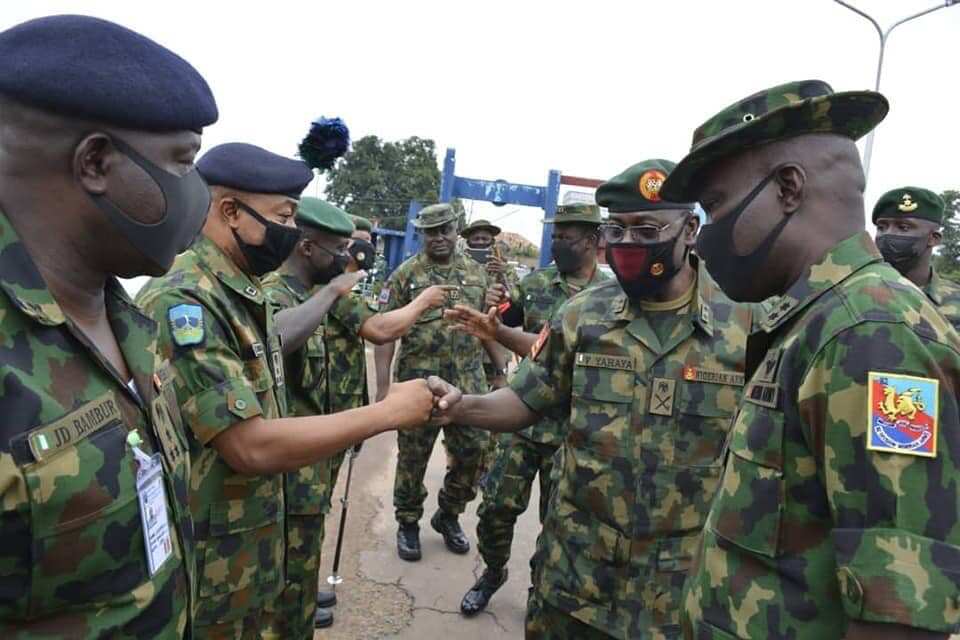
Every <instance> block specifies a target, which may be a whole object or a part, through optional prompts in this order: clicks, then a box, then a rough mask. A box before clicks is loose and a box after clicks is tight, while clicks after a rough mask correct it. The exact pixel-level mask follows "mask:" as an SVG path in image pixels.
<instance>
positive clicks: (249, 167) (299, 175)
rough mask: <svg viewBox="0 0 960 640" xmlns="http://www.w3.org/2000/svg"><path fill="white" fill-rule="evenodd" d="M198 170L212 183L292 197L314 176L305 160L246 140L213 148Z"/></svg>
mask: <svg viewBox="0 0 960 640" xmlns="http://www.w3.org/2000/svg"><path fill="white" fill-rule="evenodd" d="M197 170H199V171H200V175H202V176H203V179H204V180H206V181H207V184H209V185H210V186H214V185H217V186H221V187H229V188H231V189H239V190H240V191H248V192H250V193H279V194H283V195H285V196H290V197H291V198H299V197H300V194H301V193H302V192H303V190H304V189H306V187H307V185H308V184H310V181H311V180H313V170H311V169H310V167H308V166H307V165H306V163H304V162H301V161H300V160H293V159H292V158H285V157H283V156H278V155H277V154H275V153H271V152H269V151H267V150H266V149H261V148H260V147H258V146H256V145H252V144H246V143H243V142H228V143H227V144H221V145H217V146H216V147H214V148H212V149H210V150H209V151H207V152H206V153H205V154H203V157H202V158H200V160H199V161H198V162H197Z"/></svg>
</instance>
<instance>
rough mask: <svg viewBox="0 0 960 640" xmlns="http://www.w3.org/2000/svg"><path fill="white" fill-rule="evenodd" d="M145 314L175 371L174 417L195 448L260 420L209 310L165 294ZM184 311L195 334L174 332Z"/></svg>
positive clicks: (221, 323)
mask: <svg viewBox="0 0 960 640" xmlns="http://www.w3.org/2000/svg"><path fill="white" fill-rule="evenodd" d="M145 311H146V312H147V313H149V314H150V315H151V316H152V317H153V318H154V319H155V320H156V321H157V323H158V324H159V328H160V335H159V338H158V341H157V345H158V349H159V351H160V354H161V356H162V357H164V358H166V359H168V360H169V361H170V364H171V366H172V367H173V369H174V371H175V374H176V376H175V381H174V388H175V389H176V394H177V400H178V402H179V404H180V412H181V414H182V415H183V420H184V423H185V424H186V425H187V426H188V427H189V428H190V430H191V431H192V432H193V434H194V436H195V437H196V439H197V440H198V441H199V442H200V443H201V444H204V445H206V444H207V443H208V442H210V441H211V440H212V439H213V438H214V437H216V436H217V435H218V434H220V433H221V432H223V431H224V430H226V429H228V428H229V427H231V426H233V425H234V424H236V423H237V422H241V421H243V420H246V419H248V418H252V417H254V416H258V415H262V414H263V409H262V408H261V406H260V401H259V400H258V399H257V394H256V391H255V390H254V386H253V383H252V382H251V380H250V375H248V374H250V373H251V372H249V371H248V370H247V369H246V368H245V366H244V358H243V354H240V353H237V351H236V349H235V348H234V347H233V343H234V341H232V340H231V339H230V334H229V332H228V331H227V329H226V327H228V326H229V324H228V323H227V322H226V321H225V320H224V319H221V318H219V317H218V316H217V314H216V312H215V311H214V310H213V308H212V305H209V304H204V303H203V302H202V301H201V300H199V299H197V298H195V297H194V296H192V295H191V294H190V293H188V292H185V291H169V292H166V293H163V294H161V295H159V296H157V297H154V298H151V299H150V301H149V303H148V304H147V305H146V306H145ZM185 311H188V312H190V313H195V314H196V317H198V318H199V319H200V322H199V329H200V330H199V331H197V330H196V329H195V330H194V332H193V333H192V334H184V333H183V332H182V331H178V328H177V326H176V321H177V319H178V318H180V317H182V315H183V314H184V312H185ZM248 358H251V359H252V358H253V354H249V355H248ZM261 373H265V372H261ZM267 375H269V373H267Z"/></svg>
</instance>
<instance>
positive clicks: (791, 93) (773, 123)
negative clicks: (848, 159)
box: [661, 80, 890, 202]
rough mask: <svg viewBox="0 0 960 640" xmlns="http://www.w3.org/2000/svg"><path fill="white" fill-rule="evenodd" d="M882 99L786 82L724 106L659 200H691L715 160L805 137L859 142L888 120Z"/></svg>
mask: <svg viewBox="0 0 960 640" xmlns="http://www.w3.org/2000/svg"><path fill="white" fill-rule="evenodd" d="M889 109H890V105H889V103H888V102H887V99H886V98H885V97H883V96H882V95H881V94H879V93H875V92H873V91H848V92H844V93H834V92H833V89H832V88H831V87H830V85H829V84H827V83H826V82H823V81H822V80H804V81H800V82H791V83H788V84H783V85H780V86H778V87H773V88H771V89H766V90H764V91H760V92H759V93H755V94H753V95H752V96H749V97H747V98H744V99H743V100H740V101H739V102H735V103H734V104H732V105H730V106H728V107H727V108H725V109H723V110H722V111H720V113H718V114H716V115H715V116H713V117H712V118H710V119H709V120H707V121H706V122H705V123H703V124H702V125H700V126H699V127H698V128H697V130H696V131H694V132H693V145H692V146H691V148H690V153H688V154H687V156H686V157H685V158H684V159H683V160H681V161H680V164H678V165H677V167H676V168H675V169H674V170H673V172H672V173H671V174H670V177H669V178H667V181H666V182H665V183H664V185H663V188H662V193H661V195H662V196H663V197H664V198H667V199H669V200H673V201H675V202H683V201H690V200H696V196H697V195H698V194H697V193H696V191H695V189H694V187H695V185H696V184H697V178H698V176H699V174H700V172H701V171H703V170H704V169H705V168H706V167H708V166H709V165H711V164H712V163H714V162H716V161H717V160H719V159H721V158H724V157H726V156H730V155H732V154H735V153H741V152H743V151H746V150H747V149H753V148H756V147H760V146H763V145H765V144H768V143H770V142H775V141H777V140H785V139H788V138H793V137H796V136H800V135H804V134H809V133H835V134H838V135H842V136H846V137H848V138H850V139H851V140H858V139H859V138H861V137H862V136H864V135H866V134H867V133H869V132H870V130H872V129H873V128H874V127H876V126H877V124H879V123H880V122H881V121H882V120H883V119H884V118H885V117H886V115H887V111H888V110H889Z"/></svg>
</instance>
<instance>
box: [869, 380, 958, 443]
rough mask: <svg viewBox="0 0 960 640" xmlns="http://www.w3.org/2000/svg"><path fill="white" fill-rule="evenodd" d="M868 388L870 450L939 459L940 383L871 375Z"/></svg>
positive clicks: (937, 381)
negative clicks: (938, 404)
mask: <svg viewBox="0 0 960 640" xmlns="http://www.w3.org/2000/svg"><path fill="white" fill-rule="evenodd" d="M868 384H869V387H868V389H869V391H868V393H867V402H868V405H867V415H868V416H869V420H870V424H869V425H868V427H867V428H868V434H867V449H869V450H870V451H883V452H886V453H904V454H907V455H911V456H925V457H928V458H935V457H936V456H937V427H938V426H939V425H938V420H939V412H938V409H939V407H938V406H937V402H938V399H939V395H938V391H939V386H940V381H939V380H934V379H932V378H917V377H914V376H907V375H902V374H899V373H879V372H875V371H871V372H870V373H869V374H868Z"/></svg>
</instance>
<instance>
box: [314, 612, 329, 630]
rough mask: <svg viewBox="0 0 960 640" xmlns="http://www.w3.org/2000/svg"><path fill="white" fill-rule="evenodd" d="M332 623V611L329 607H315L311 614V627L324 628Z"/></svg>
mask: <svg viewBox="0 0 960 640" xmlns="http://www.w3.org/2000/svg"><path fill="white" fill-rule="evenodd" d="M332 625H333V612H332V611H330V610H329V609H317V611H316V613H314V614H313V628H314V629H326V628H327V627H329V626H332Z"/></svg>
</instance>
